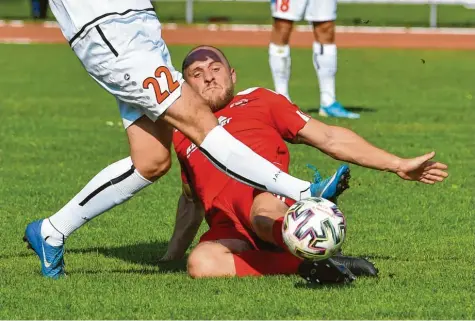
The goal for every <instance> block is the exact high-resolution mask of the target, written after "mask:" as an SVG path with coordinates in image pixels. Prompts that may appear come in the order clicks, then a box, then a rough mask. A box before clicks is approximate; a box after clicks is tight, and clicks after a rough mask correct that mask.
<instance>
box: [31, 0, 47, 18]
mask: <svg viewBox="0 0 475 321" xmlns="http://www.w3.org/2000/svg"><path fill="white" fill-rule="evenodd" d="M31 12H32V15H33V18H34V19H46V14H47V13H48V0H31Z"/></svg>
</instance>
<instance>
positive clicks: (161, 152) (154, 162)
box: [127, 116, 173, 181]
mask: <svg viewBox="0 0 475 321" xmlns="http://www.w3.org/2000/svg"><path fill="white" fill-rule="evenodd" d="M172 135H173V130H172V127H171V126H170V125H168V124H167V123H166V122H165V121H163V120H161V119H158V120H157V121H155V122H153V121H152V120H151V119H149V118H148V117H146V116H142V117H140V118H139V119H137V120H136V121H134V122H133V123H132V124H131V125H130V126H129V127H127V137H128V140H129V145H130V156H131V158H132V162H133V163H134V166H135V168H136V169H137V170H138V171H139V173H140V174H141V175H142V176H144V177H145V178H147V179H149V180H152V181H153V180H155V179H158V178H160V177H161V176H163V175H164V174H166V172H167V171H168V170H169V169H170V166H171V155H170V147H171V142H172Z"/></svg>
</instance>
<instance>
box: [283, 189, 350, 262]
mask: <svg viewBox="0 0 475 321" xmlns="http://www.w3.org/2000/svg"><path fill="white" fill-rule="evenodd" d="M282 235H283V238H284V242H285V244H286V245H287V247H288V248H289V250H290V252H292V253H293V254H294V255H295V256H297V257H300V258H302V259H309V260H313V261H317V260H323V259H327V258H329V257H331V256H333V255H334V254H335V253H336V252H337V251H338V250H339V249H340V248H341V246H342V244H343V242H344V241H345V235H346V221H345V216H344V215H343V213H342V212H341V211H340V210H339V209H338V207H337V206H336V205H335V204H333V203H332V202H330V201H328V200H326V199H324V198H321V197H310V198H306V199H303V200H301V201H299V202H297V203H295V204H294V205H292V206H291V207H290V208H289V210H288V211H287V213H285V216H284V222H283V224H282Z"/></svg>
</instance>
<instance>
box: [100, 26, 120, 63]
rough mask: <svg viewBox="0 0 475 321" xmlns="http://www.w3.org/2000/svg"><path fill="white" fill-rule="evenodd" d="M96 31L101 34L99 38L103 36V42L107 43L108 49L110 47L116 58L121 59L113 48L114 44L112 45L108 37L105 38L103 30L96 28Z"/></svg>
mask: <svg viewBox="0 0 475 321" xmlns="http://www.w3.org/2000/svg"><path fill="white" fill-rule="evenodd" d="M96 30H97V32H98V33H99V36H101V38H102V41H104V42H105V43H106V45H107V47H109V49H110V50H111V51H112V53H113V54H114V56H116V57H119V54H118V53H117V50H115V48H114V47H113V46H112V44H111V43H110V41H109V40H107V38H106V36H105V35H104V33H103V32H102V29H101V28H100V27H99V26H96Z"/></svg>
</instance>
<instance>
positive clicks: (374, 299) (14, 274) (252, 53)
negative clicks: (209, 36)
mask: <svg viewBox="0 0 475 321" xmlns="http://www.w3.org/2000/svg"><path fill="white" fill-rule="evenodd" d="M170 49H171V52H172V57H173V59H174V64H175V65H177V66H178V65H180V63H181V58H182V57H183V55H184V54H185V53H186V51H187V50H188V49H189V48H188V47H171V48H170ZM224 51H225V53H227V54H228V55H229V58H230V60H231V62H232V64H233V65H234V66H235V67H236V69H237V72H238V81H239V83H238V86H237V89H238V90H239V89H244V88H247V87H251V86H266V87H271V76H270V72H269V70H268V65H267V53H266V52H267V49H266V48H259V49H255V48H254V49H252V50H251V49H248V48H224ZM292 55H293V61H292V68H293V74H292V80H291V95H292V97H293V99H294V100H295V102H296V103H297V104H298V105H300V106H301V107H302V109H304V110H306V111H309V112H311V113H312V114H313V115H314V116H315V117H318V116H317V115H316V113H315V112H312V110H315V108H316V106H317V105H318V87H317V80H316V77H315V74H314V70H313V67H311V51H310V49H294V50H293V51H292ZM421 59H424V61H425V63H422V61H421ZM473 61H474V60H473V52H468V51H466V52H463V51H460V52H455V51H415V50H414V51H413V50H383V49H379V50H376V49H341V50H340V51H339V71H338V75H337V94H338V97H339V100H340V101H341V102H342V103H343V104H344V105H346V106H352V107H358V108H362V110H363V111H362V118H361V119H360V120H356V121H350V120H333V119H330V120H325V121H326V122H328V123H331V124H337V125H341V126H347V127H349V128H351V129H353V130H355V131H356V132H358V133H360V134H361V135H363V136H364V137H365V138H367V139H368V140H370V141H371V142H373V143H374V144H376V145H378V146H382V147H385V148H386V149H388V150H389V151H391V152H394V153H397V154H399V155H403V156H416V155H418V154H420V153H424V152H427V151H430V150H432V149H434V150H436V151H437V152H438V155H437V159H439V160H440V161H443V162H446V163H448V164H449V167H450V168H449V169H450V174H451V176H450V177H449V179H448V180H447V181H446V182H444V183H443V184H439V185H437V186H425V185H421V184H416V183H410V182H404V181H402V180H400V179H398V178H397V177H396V176H395V175H392V174H388V173H381V172H376V171H371V170H368V169H363V168H359V167H356V166H352V167H351V168H352V182H351V188H350V189H349V190H348V191H347V192H345V194H344V195H343V196H342V197H341V199H340V207H341V209H342V211H343V212H344V213H345V214H346V217H347V220H348V238H347V241H346V243H345V245H344V251H345V253H347V254H351V255H365V256H370V257H371V258H372V260H373V261H375V262H376V264H377V266H378V267H379V269H380V278H379V279H364V278H361V279H358V280H357V281H356V282H354V283H353V284H352V285H351V286H348V287H318V288H307V287H305V286H304V283H303V281H302V280H301V279H300V278H299V277H297V276H289V277H263V278H243V279H238V278H232V279H208V280H192V279H190V278H189V277H188V276H187V275H186V272H185V270H184V267H185V263H184V261H183V262H179V263H176V264H167V265H157V258H158V257H159V256H160V255H161V254H163V253H164V251H165V248H166V244H167V240H168V238H169V237H170V235H171V232H172V227H173V222H174V215H175V206H176V201H177V199H178V196H179V193H180V179H179V170H178V166H177V162H176V161H175V162H174V165H173V168H172V170H171V171H170V173H169V174H168V175H166V176H165V177H164V178H163V179H161V180H160V181H159V182H158V183H156V184H154V185H153V186H151V187H149V188H147V189H146V190H144V191H142V192H140V193H139V194H138V195H137V196H136V197H135V198H133V199H132V200H131V201H129V202H128V203H126V204H124V205H122V206H120V207H117V208H115V209H113V210H112V211H111V212H109V213H107V214H105V215H103V216H100V217H99V218H97V219H95V220H93V221H91V222H90V223H89V224H87V225H86V226H84V228H83V229H81V230H79V231H78V232H77V233H75V234H73V235H72V236H71V238H70V239H69V240H68V242H67V250H66V268H67V272H68V274H69V277H68V278H66V279H63V280H59V281H51V280H47V279H44V278H42V277H41V276H40V273H39V262H38V260H37V259H36V257H35V256H34V255H33V253H32V252H30V251H28V250H27V249H26V248H25V245H24V243H23V242H22V241H21V237H22V236H23V231H24V228H25V226H26V224H27V223H28V222H30V221H31V220H34V219H38V218H42V217H45V216H48V215H50V214H51V213H53V212H55V211H56V210H58V209H59V208H60V207H61V206H62V205H63V204H64V203H65V202H66V201H68V200H69V199H70V198H71V197H72V196H73V195H75V193H76V192H78V191H79V189H80V188H81V187H82V186H83V185H84V184H85V183H86V182H87V181H88V180H89V179H90V178H91V177H92V176H93V175H95V174H96V173H97V172H98V171H99V170H101V169H102V168H103V167H105V166H106V165H107V164H109V163H111V162H113V161H115V160H118V159H120V158H123V157H125V156H127V155H128V147H127V142H126V137H125V135H124V131H123V129H122V126H121V125H120V118H119V113H118V111H117V109H116V107H115V101H114V99H113V97H112V96H110V95H109V94H107V93H106V92H105V91H104V90H102V89H101V88H100V87H99V86H98V85H96V84H95V83H94V81H93V80H92V79H91V78H90V77H89V76H88V75H87V74H86V72H85V71H84V70H83V68H82V66H81V65H80V63H79V61H78V60H77V58H76V57H75V56H74V54H73V53H72V52H71V49H70V48H69V47H67V46H66V45H28V46H22V45H0V70H1V72H0V90H1V95H0V119H1V125H0V218H1V220H0V231H1V239H2V243H1V244H2V246H1V247H0V319H45V318H46V319H406V318H409V319H473V318H475V314H474V303H473V302H474V283H473V281H474V274H475V267H474V262H475V252H474V251H473V245H474V229H473V226H474V217H473V215H474V211H473V206H474V203H473V191H474V187H475V176H474V173H475V164H474V159H475V140H474V133H475V130H474V125H473V124H474V123H475V112H474V111H475V104H474V100H473V96H474V95H475V93H474V87H473V75H474V74H475V64H474V63H473ZM107 122H112V124H113V125H112V126H111V125H110V123H109V125H108V124H107ZM118 123H119V124H118ZM291 154H292V168H291V172H292V173H293V174H294V175H296V176H299V177H301V178H306V179H310V175H311V173H310V172H309V171H308V170H306V166H305V165H306V164H307V163H312V164H314V165H316V166H318V167H319V168H320V169H321V171H322V173H323V174H325V175H327V174H330V173H331V171H332V170H334V169H335V168H336V167H337V166H338V163H337V162H335V161H333V160H331V159H330V158H329V157H327V156H325V155H323V154H321V153H320V152H318V151H316V150H311V149H310V148H308V147H304V146H292V147H291ZM204 229H205V226H202V229H201V231H204Z"/></svg>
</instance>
